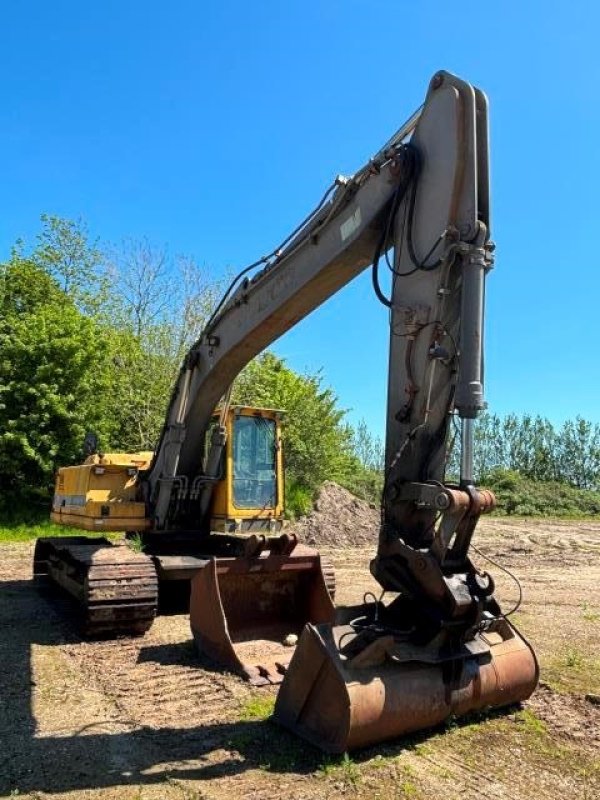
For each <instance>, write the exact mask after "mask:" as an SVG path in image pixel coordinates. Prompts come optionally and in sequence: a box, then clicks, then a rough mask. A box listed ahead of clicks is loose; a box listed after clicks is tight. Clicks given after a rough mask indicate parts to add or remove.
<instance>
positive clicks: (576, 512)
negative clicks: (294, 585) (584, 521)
mask: <svg viewBox="0 0 600 800" xmlns="http://www.w3.org/2000/svg"><path fill="white" fill-rule="evenodd" d="M485 486H486V488H489V489H491V490H492V491H493V492H494V494H495V495H496V500H497V501H498V508H497V513H498V514H507V515H518V516H523V517H534V516H535V517H538V516H541V517H585V516H590V515H594V514H599V513H600V492H595V491H591V490H589V489H576V488H575V487H573V486H569V485H568V484H566V483H559V482H557V481H534V480H532V479H531V478H526V477H524V476H523V475H520V474H519V473H518V472H516V471H514V470H503V469H497V470H493V471H492V472H491V473H490V475H489V477H488V479H487V480H486V481H485Z"/></svg>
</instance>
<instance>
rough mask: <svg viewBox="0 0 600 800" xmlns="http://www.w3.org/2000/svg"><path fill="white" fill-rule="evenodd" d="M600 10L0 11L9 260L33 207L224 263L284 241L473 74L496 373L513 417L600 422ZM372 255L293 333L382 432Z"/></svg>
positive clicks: (465, 5)
mask: <svg viewBox="0 0 600 800" xmlns="http://www.w3.org/2000/svg"><path fill="white" fill-rule="evenodd" d="M599 9H600V7H598V6H597V4H595V3H592V2H591V1H590V2H578V1H577V0H574V1H573V2H569V3H556V2H554V3H553V2H551V1H549V0H546V2H538V1H537V0H534V1H533V2H527V3H523V2H502V3H500V2H497V3H488V2H485V3H482V2H477V3H472V2H462V3H448V2H419V3H405V2H402V0H396V1H395V2H393V0H371V1H370V2H367V1H366V0H363V1H361V2H359V1H358V0H321V2H307V1H306V0H305V1H304V2H292V1H290V2H283V0H282V1H281V2H275V1H274V0H268V1H265V2H256V3H247V2H245V3H242V2H237V1H234V0H221V2H219V3H218V4H217V3H210V2H191V1H190V0H180V1H179V2H173V3H164V2H155V1H154V0H144V2H141V1H140V0H129V2H114V1H109V0H103V2H102V3H82V2H74V1H72V0H55V1H54V2H52V3H47V2H43V1H42V0H37V2H33V1H31V0H30V2H22V3H18V4H17V3H10V4H9V3H4V4H2V9H1V10H0V15H1V16H0V20H1V25H0V31H1V32H0V44H1V47H0V67H1V70H2V75H3V76H4V81H3V98H2V102H1V103H0V121H1V124H0V161H1V166H2V190H1V193H0V204H1V208H0V218H1V219H2V225H1V226H0V256H3V255H6V254H8V252H9V250H10V246H11V244H12V243H13V242H14V240H15V239H16V238H17V237H24V238H25V239H26V240H31V239H32V238H33V237H34V236H35V233H36V231H37V229H38V222H39V216H40V214H42V213H44V212H47V213H52V214H58V215H61V216H65V217H79V216H81V217H83V218H84V219H85V220H86V221H87V223H88V225H89V228H90V230H91V231H92V233H93V234H94V235H97V236H99V237H101V239H103V240H106V241H113V242H115V241H119V240H120V239H122V238H123V237H129V236H133V237H142V236H148V237H149V239H151V240H152V241H154V242H155V243H156V244H158V245H162V244H168V246H169V248H170V250H171V251H172V252H173V253H180V252H184V253H189V254H191V255H193V256H195V257H196V259H197V260H198V261H199V262H200V263H203V264H206V265H208V266H209V267H211V268H212V269H213V270H214V272H215V274H217V275H218V274H221V273H222V272H224V271H226V270H231V269H233V270H235V269H237V268H238V267H242V266H244V265H245V264H246V263H248V262H249V261H251V260H254V259H255V258H256V257H257V256H259V255H261V254H263V253H264V252H267V251H269V250H270V249H271V247H272V246H273V245H274V244H276V243H277V242H278V241H279V240H280V239H281V238H283V236H284V235H285V234H286V233H287V232H288V231H289V230H290V229H291V228H293V227H295V225H296V224H297V222H298V221H299V220H300V219H301V218H302V217H303V216H304V214H305V213H306V211H308V210H309V209H310V208H311V207H312V206H313V205H314V203H315V201H316V200H317V199H318V198H319V197H320V194H321V192H322V190H323V189H324V188H325V186H327V185H328V184H329V182H330V181H331V179H332V177H333V176H334V175H335V174H337V173H339V172H342V173H351V172H352V171H354V170H355V169H356V168H358V167H359V166H360V165H361V164H362V163H363V162H364V161H365V160H366V159H367V158H368V157H369V155H371V153H372V152H374V151H375V150H376V149H377V148H378V146H379V145H380V144H382V143H383V141H384V140H385V139H386V138H387V137H388V136H389V135H390V134H391V133H392V132H393V131H394V130H395V129H396V128H397V127H398V126H399V125H400V124H401V123H402V122H403V121H404V119H405V118H406V117H408V116H409V115H410V113H411V112H412V111H413V110H414V109H415V108H416V107H417V106H418V105H419V104H420V103H421V102H422V100H423V97H424V94H425V91H426V88H427V84H428V82H429V79H430V77H431V75H432V74H433V73H434V72H435V71H436V70H437V69H440V68H444V69H448V70H451V71H453V72H456V73H457V74H459V75H460V76H461V77H463V78H466V79H468V80H470V81H471V82H473V83H475V84H477V85H478V86H480V87H481V88H482V89H484V90H485V91H486V92H487V93H488V96H489V98H490V105H491V140H492V199H493V206H492V209H493V222H494V229H493V236H494V239H495V240H496V242H497V254H496V255H497V260H496V269H495V270H494V272H493V273H492V275H491V276H490V279H489V283H488V317H487V352H486V380H487V387H486V389H487V391H486V394H487V399H488V401H489V403H490V408H491V409H492V410H493V411H497V412H498V413H506V412H509V411H515V412H518V413H523V412H530V413H540V414H542V415H545V416H548V417H550V418H551V419H552V420H554V421H557V422H560V421H561V420H563V419H565V418H567V417H572V416H575V414H578V413H579V414H582V415H583V416H585V417H587V418H589V419H592V420H595V421H600V358H599V356H598V353H597V351H598V347H597V344H596V339H597V329H596V325H597V322H598V321H599V320H600V300H599V298H598V285H597V279H596V275H597V273H598V269H599V267H600V252H599V250H598V244H597V236H596V234H597V233H598V231H599V228H600V225H599V217H600V200H599V199H598V191H597V187H598V186H599V185H600V145H599V142H600V103H599V102H598V98H599V97H600V59H599V55H598V51H599V49H600V45H599V44H598V28H599V23H600V10H599ZM387 349H388V342H387V315H386V311H385V309H384V308H383V307H382V306H381V305H380V304H379V303H378V302H377V300H376V299H375V297H374V295H373V292H372V289H371V285H370V278H369V274H368V272H367V273H365V274H364V275H363V276H362V277H360V278H359V279H357V281H355V282H354V283H353V284H351V285H350V286H349V287H347V288H346V289H344V290H343V291H342V292H341V293H339V294H338V295H337V296H336V297H335V298H333V299H332V300H330V301H329V303H328V304H326V305H325V306H323V307H322V308H321V309H320V310H318V311H317V312H316V313H314V314H313V315H312V316H311V317H309V318H308V319H307V320H305V321H304V322H303V323H301V324H300V325H299V326H298V327H297V328H296V329H295V330H294V331H293V332H291V333H289V334H287V335H286V336H285V337H284V338H283V339H281V340H280V341H279V343H278V344H277V346H276V350H277V352H279V353H280V354H281V355H283V356H285V357H286V358H287V359H288V361H289V363H290V365H291V366H293V367H295V368H298V369H302V368H305V367H307V368H309V369H315V368H319V367H322V369H323V374H324V377H325V380H326V382H327V383H328V384H329V385H331V386H332V387H333V388H334V389H335V391H336V392H337V394H338V396H339V398H340V400H341V403H342V405H343V406H344V407H346V408H349V409H351V419H353V420H357V419H359V418H361V417H364V418H365V419H366V420H367V422H368V423H369V425H370V426H371V428H372V429H373V430H374V431H376V432H382V430H383V424H384V407H385V394H386V389H385V384H386V369H387Z"/></svg>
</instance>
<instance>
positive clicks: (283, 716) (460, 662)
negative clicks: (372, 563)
mask: <svg viewBox="0 0 600 800" xmlns="http://www.w3.org/2000/svg"><path fill="white" fill-rule="evenodd" d="M351 633H352V628H349V627H348V626H339V627H334V628H332V627H331V626H328V625H322V626H314V625H307V626H306V628H305V629H304V631H303V633H302V636H301V638H300V641H299V643H298V646H297V648H296V651H295V653H294V656H293V658H292V661H291V663H290V667H289V669H288V671H287V674H286V677H285V680H284V681H283V684H282V686H281V688H280V690H279V694H278V696H277V701H276V704H275V712H274V717H275V720H276V721H277V722H279V723H280V724H281V725H283V726H285V727H286V728H288V729H290V730H291V731H293V732H294V733H296V734H298V735H300V736H302V737H303V738H305V739H307V740H308V741H309V742H311V743H312V744H314V745H316V746H317V747H320V748H321V749H322V750H325V751H326V752H330V753H342V752H345V751H348V750H354V749H356V748H360V747H366V746H368V745H371V744H374V743H376V742H381V741H384V740H386V739H391V738H394V737H397V736H401V735H403V734H407V733H411V732H413V731H416V730H420V729H422V728H429V727H432V726H435V725H438V724H440V723H441V722H443V721H444V720H445V719H447V718H448V717H449V716H452V715H454V716H461V715H464V714H467V713H469V712H472V711H477V710H480V709H484V708H486V707H492V706H494V707H498V706H507V705H511V704H513V703H517V702H520V701H522V700H525V699H526V698H527V697H529V696H530V695H531V693H532V692H533V690H534V689H535V686H536V684H537V680H538V665H537V661H536V658H535V656H534V654H533V651H532V649H531V647H530V646H529V644H528V643H527V642H526V641H525V640H524V639H523V638H522V636H521V635H520V634H519V633H518V632H517V630H516V629H515V628H514V626H512V625H510V624H509V623H508V622H507V621H506V620H504V619H499V620H497V621H496V622H494V623H493V624H492V625H491V626H490V629H489V630H488V631H487V632H484V633H481V634H479V635H478V636H477V637H476V640H475V642H474V644H473V646H472V647H471V649H470V651H468V652H462V653H457V654H455V656H454V657H452V656H448V655H447V656H446V657H438V659H437V660H435V657H434V656H433V654H432V653H429V654H428V653H426V652H425V653H424V654H423V655H424V657H425V658H429V657H430V658H431V659H432V660H430V661H423V660H421V661H420V660H419V653H418V650H416V649H415V648H411V647H407V648H404V649H403V646H402V644H397V643H395V642H394V641H393V637H386V639H387V641H386V640H384V638H381V639H379V640H378V644H377V649H378V650H379V652H378V654H375V653H374V652H373V651H372V652H371V659H364V660H363V662H362V663H363V664H364V666H363V667H361V660H360V659H357V658H354V659H352V660H350V659H348V658H346V657H344V656H343V655H342V653H341V652H340V645H341V643H342V641H343V638H344V637H345V636H346V635H349V634H351ZM342 649H343V648H342ZM404 659H406V660H404ZM351 663H352V666H351Z"/></svg>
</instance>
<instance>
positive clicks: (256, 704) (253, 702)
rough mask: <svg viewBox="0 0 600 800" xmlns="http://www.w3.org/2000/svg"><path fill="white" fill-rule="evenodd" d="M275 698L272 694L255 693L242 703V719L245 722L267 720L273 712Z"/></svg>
mask: <svg viewBox="0 0 600 800" xmlns="http://www.w3.org/2000/svg"><path fill="white" fill-rule="evenodd" d="M274 706H275V698H274V697H271V695H264V694H255V695H252V697H250V698H249V699H248V700H245V701H244V702H243V703H242V706H241V708H240V719H241V720H242V721H244V722H256V721H260V720H266V719H268V718H269V717H270V716H272V714H273V707H274Z"/></svg>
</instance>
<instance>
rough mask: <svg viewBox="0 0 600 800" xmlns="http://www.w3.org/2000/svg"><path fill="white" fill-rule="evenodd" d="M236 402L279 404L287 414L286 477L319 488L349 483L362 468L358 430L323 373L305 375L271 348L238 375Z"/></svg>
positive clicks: (285, 420)
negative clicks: (346, 418)
mask: <svg viewBox="0 0 600 800" xmlns="http://www.w3.org/2000/svg"><path fill="white" fill-rule="evenodd" d="M232 399H233V402H234V403H244V404H247V405H254V406H259V407H260V406H263V407H269V408H278V409H281V410H283V411H285V416H284V454H285V463H286V470H287V475H286V480H287V482H288V483H291V484H292V485H293V484H297V485H299V486H300V487H302V488H305V489H306V490H308V491H311V492H313V491H314V490H316V489H317V488H318V487H319V486H321V484H322V483H323V482H324V481H325V480H334V481H338V482H340V483H345V482H347V480H348V478H349V476H350V475H351V474H352V471H353V470H354V469H355V468H356V464H357V459H356V457H355V455H354V454H353V452H352V431H351V429H350V427H349V426H348V425H346V424H345V423H344V416H345V412H344V410H343V409H340V408H339V406H338V400H337V397H336V396H335V394H334V392H333V391H332V390H331V389H329V388H327V387H324V386H323V378H322V375H321V374H320V373H319V372H317V373H315V374H312V375H311V374H304V375H301V374H299V373H297V372H294V371H293V370H292V369H290V368H289V367H288V366H286V364H285V361H284V360H283V359H281V358H279V357H278V356H276V355H274V354H273V353H270V352H266V353H263V354H262V355H261V356H259V357H258V358H256V359H255V360H254V361H252V362H251V363H250V364H249V365H248V366H247V367H246V369H245V370H244V371H243V372H242V373H241V375H240V376H239V377H238V379H237V381H236V383H235V385H234V391H233V395H232Z"/></svg>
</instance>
